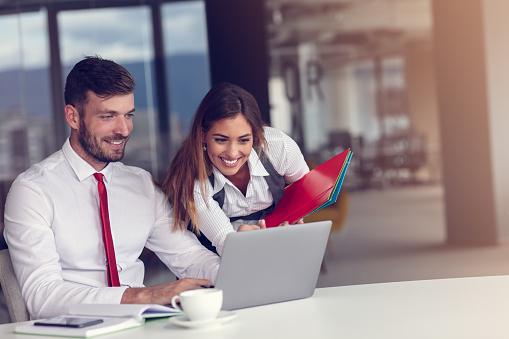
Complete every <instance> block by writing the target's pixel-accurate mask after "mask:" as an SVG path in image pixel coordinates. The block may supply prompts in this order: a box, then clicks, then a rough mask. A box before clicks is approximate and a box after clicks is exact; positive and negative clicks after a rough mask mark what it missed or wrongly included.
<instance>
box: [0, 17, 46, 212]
mask: <svg viewBox="0 0 509 339" xmlns="http://www.w3.org/2000/svg"><path fill="white" fill-rule="evenodd" d="M0 32H1V34H0V45H1V46H2V48H0V196H1V197H2V200H1V201H0V203H1V205H2V207H3V203H2V201H3V195H4V193H5V192H4V191H5V190H3V189H2V187H5V186H6V185H7V183H9V182H10V181H12V180H13V179H14V178H15V177H16V176H17V175H18V174H19V173H21V172H22V171H24V170H26V169H27V168H28V167H29V166H30V165H32V164H34V163H36V162H39V161H41V160H42V159H44V158H45V157H46V156H48V155H49V154H50V152H53V151H54V150H53V149H52V147H53V146H52V145H53V144H54V140H53V139H52V138H53V135H54V133H53V130H52V124H51V122H52V112H51V102H50V98H51V96H50V81H49V70H48V65H49V60H48V55H49V54H48V38H47V36H46V32H47V22H46V12H45V11H40V12H30V13H22V14H17V15H3V16H0Z"/></svg>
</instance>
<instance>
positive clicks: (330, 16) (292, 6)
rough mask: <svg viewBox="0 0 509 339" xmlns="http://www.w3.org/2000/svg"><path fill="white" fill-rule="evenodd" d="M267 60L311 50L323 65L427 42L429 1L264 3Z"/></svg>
mask: <svg viewBox="0 0 509 339" xmlns="http://www.w3.org/2000/svg"><path fill="white" fill-rule="evenodd" d="M266 8H267V13H268V15H267V22H268V23H267V27H268V34H269V48H270V50H271V54H272V55H285V54H292V53H293V54H295V53H296V47H297V46H298V45H300V44H303V43H312V44H314V45H316V47H317V50H318V52H319V55H320V58H321V59H322V62H323V63H324V64H327V63H340V62H342V61H347V60H351V59H358V58H366V57H373V56H375V55H387V54H395V53H400V52H401V51H404V49H405V47H406V46H408V45H409V44H429V43H430V41H431V29H432V18H431V0H266Z"/></svg>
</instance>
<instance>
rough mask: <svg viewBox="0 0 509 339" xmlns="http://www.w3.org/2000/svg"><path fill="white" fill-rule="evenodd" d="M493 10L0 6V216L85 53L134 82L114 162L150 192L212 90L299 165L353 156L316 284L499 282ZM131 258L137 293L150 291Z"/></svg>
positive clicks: (500, 105)
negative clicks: (233, 100) (279, 133)
mask: <svg viewBox="0 0 509 339" xmlns="http://www.w3.org/2000/svg"><path fill="white" fill-rule="evenodd" d="M508 12H509V3H507V2H506V1H503V0H499V1H488V0H191V1H186V0H181V1H164V0H101V1H95V0H0V46H1V47H0V211H1V212H2V215H3V207H4V203H5V197H6V195H7V193H8V189H9V187H10V184H11V183H12V181H13V180H14V179H15V178H16V176H17V175H18V174H19V173H21V172H22V171H24V170H25V169H27V168H28V167H29V166H30V165H32V164H34V163H37V162H39V161H41V160H42V159H44V158H45V157H47V156H48V155H50V154H51V153H53V152H55V151H57V150H58V149H60V147H61V145H62V144H63V142H64V141H65V139H66V137H67V135H68V127H67V126H66V123H65V120H64V115H63V107H64V104H63V86H64V82H65V77H66V75H67V73H68V72H69V70H70V68H71V67H72V66H73V65H74V64H75V63H76V62H77V61H78V60H80V59H81V58H82V57H83V56H85V55H95V54H97V55H100V56H102V57H104V58H109V59H112V60H115V61H116V62H119V63H121V64H122V65H124V66H125V67H126V68H127V69H128V70H129V71H130V72H131V73H132V74H133V76H134V77H135V80H136V82H137V88H136V92H135V104H136V117H135V128H134V131H133V133H132V137H131V139H130V141H129V145H128V147H127V152H126V156H125V158H124V162H125V163H126V164H129V165H135V166H139V167H143V168H145V169H147V170H148V171H150V172H151V173H152V174H153V176H154V178H155V179H156V180H162V179H163V178H164V175H165V173H166V170H167V167H168V164H169V163H170V161H171V158H172V157H173V155H174V153H175V150H176V149H177V148H178V146H179V144H180V142H181V141H182V139H183V137H184V135H185V134H186V133H187V130H188V127H189V123H190V119H191V117H192V115H193V114H194V111H195V109H196V108H197V106H198V104H199V102H200V100H201V98H202V97H203V96H204V94H205V93H206V92H207V91H208V89H209V88H210V86H211V85H212V84H214V83H217V82H219V81H230V82H233V83H236V84H238V85H240V86H242V87H244V88H245V89H247V90H248V91H250V92H251V93H253V94H254V95H255V97H256V98H257V99H258V102H259V105H260V108H261V110H262V115H263V118H264V120H265V121H266V122H267V123H268V124H270V125H272V126H274V127H277V128H280V129H282V130H283V131H285V132H286V133H288V134H289V135H291V136H292V137H293V138H294V139H295V140H296V141H297V143H298V144H299V145H300V147H301V149H302V151H303V153H304V154H305V156H306V158H307V160H308V161H309V163H310V164H312V165H318V164H320V163H322V162H323V161H325V160H327V159H329V158H330V157H332V156H333V155H335V154H338V153H339V152H341V151H342V150H344V149H346V148H351V149H352V150H353V152H354V156H353V159H352V162H351V164H350V167H349V169H348V172H347V176H346V179H345V182H344V187H343V191H342V194H341V196H340V199H339V202H338V203H337V204H336V206H335V207H332V208H336V209H340V210H341V212H340V213H339V214H334V211H330V210H329V211H328V212H330V213H332V214H331V215H334V216H333V217H331V218H335V219H334V221H335V231H334V232H333V234H332V236H331V244H330V245H329V248H328V250H327V252H326V255H325V260H324V266H323V270H322V274H321V276H320V279H319V286H334V285H345V284H356V283H357V284H358V283H372V282H388V281H398V280H408V279H429V278H448V277H457V276H471V275H489V274H506V273H509V269H506V268H505V267H506V266H508V263H507V261H508V260H507V259H508V258H507V256H506V252H507V251H508V249H507V248H506V245H505V238H506V237H507V235H508V234H509V220H508V219H509V214H508V213H507V206H509V182H506V181H507V180H509V178H508V176H507V175H506V173H509V171H508V170H509V160H508V159H509V157H508V156H507V155H506V154H505V152H504V145H505V144H506V143H507V142H509V140H507V139H508V138H509V135H508V134H507V133H506V129H507V127H508V126H509V121H507V120H508V119H509V115H508V114H507V113H506V112H505V110H506V107H509V102H508V101H509V96H508V95H507V94H506V93H505V91H507V88H509V86H507V85H508V84H507V83H508V82H509V74H507V73H508V71H509V68H508V67H509V66H507V65H506V60H507V57H508V56H509V55H508V54H509V42H507V41H506V39H505V36H506V33H507V32H509V23H506V20H505V13H508ZM336 212H337V211H336ZM2 222H3V218H0V229H1V225H2ZM5 246H6V245H5V242H4V241H3V238H0V247H2V248H4V247H5ZM144 261H145V263H146V265H147V271H148V276H147V281H148V282H149V283H150V282H155V281H159V280H161V279H163V280H164V279H166V276H163V277H161V275H160V274H159V273H160V272H161V270H162V268H161V266H160V263H159V262H157V260H154V257H153V256H151V255H150V253H147V254H145V255H144ZM151 279H152V280H151ZM1 312H2V310H1V309H0V313H1ZM0 318H1V315H0Z"/></svg>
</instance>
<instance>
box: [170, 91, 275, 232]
mask: <svg viewBox="0 0 509 339" xmlns="http://www.w3.org/2000/svg"><path fill="white" fill-rule="evenodd" d="M238 114H242V115H243V116H244V117H245V118H246V120H247V121H248V123H249V124H250V125H251V128H252V130H253V147H260V146H262V147H266V141H265V136H264V134H263V126H264V123H263V121H262V118H261V114H260V109H259V108H258V104H257V102H256V99H255V98H254V97H253V95H251V94H250V93H249V92H247V91H246V90H244V89H242V88H241V87H239V86H236V85H233V84H230V83H226V82H223V83H219V84H217V85H215V86H213V87H212V88H211V89H210V91H209V92H208V93H207V94H206V95H205V97H204V98H203V100H202V101H201V103H200V105H199V106H198V109H197V110H196V113H195V115H194V118H193V123H192V125H191V130H190V132H189V134H188V135H187V137H186V138H185V140H184V142H183V143H182V145H181V146H180V149H179V150H178V152H177V154H176V155H175V157H174V158H173V160H172V162H171V164H170V168H169V170H168V174H167V176H166V179H165V180H164V182H163V185H162V186H161V189H162V190H163V192H164V193H165V194H166V196H167V197H168V199H169V201H170V203H171V204H172V205H173V230H177V229H186V228H187V225H189V223H191V228H192V230H193V231H195V232H197V233H199V226H198V213H197V211H196V204H195V201H194V185H195V181H196V180H198V181H199V183H200V191H201V194H202V196H203V199H204V200H205V195H206V193H207V191H206V187H207V182H208V176H209V175H210V174H211V173H212V166H213V165H212V163H211V162H210V159H209V157H208V156H207V154H206V152H204V151H203V144H202V140H203V139H202V136H203V135H205V134H207V132H208V131H209V130H210V128H211V127H212V125H213V124H214V123H216V122H217V121H219V120H222V119H233V118H235V117H236V116H237V115H238ZM262 147H260V149H261V148H262Z"/></svg>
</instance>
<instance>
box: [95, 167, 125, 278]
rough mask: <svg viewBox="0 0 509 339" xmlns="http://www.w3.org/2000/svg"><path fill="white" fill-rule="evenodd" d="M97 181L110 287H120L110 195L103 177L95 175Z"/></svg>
mask: <svg viewBox="0 0 509 339" xmlns="http://www.w3.org/2000/svg"><path fill="white" fill-rule="evenodd" d="M94 177H95V178H96V179H97V189H98V191H99V200H100V202H101V223H102V225H103V242H104V250H105V252H106V267H107V268H108V286H110V287H111V286H113V287H119V286H120V281H119V279H118V271H117V260H116V259H115V248H114V247H113V239H112V237H111V228H110V215H109V213H108V193H107V192H106V186H105V185H104V181H103V175H102V174H101V173H94Z"/></svg>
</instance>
